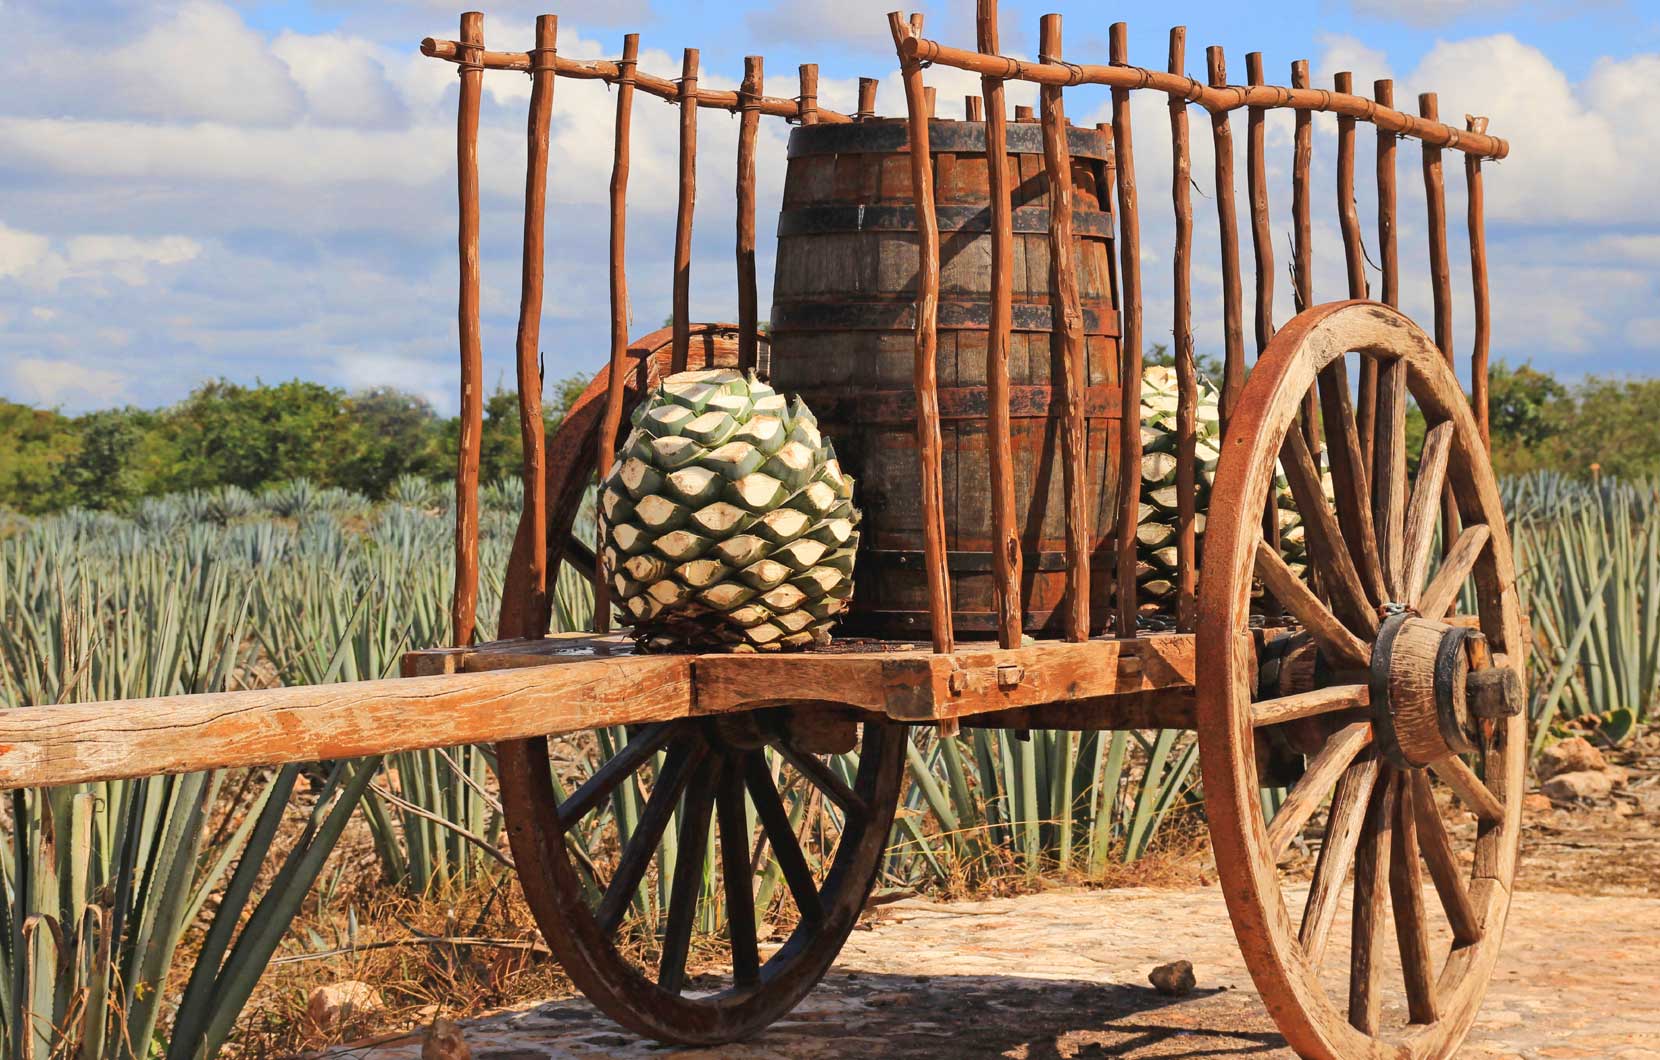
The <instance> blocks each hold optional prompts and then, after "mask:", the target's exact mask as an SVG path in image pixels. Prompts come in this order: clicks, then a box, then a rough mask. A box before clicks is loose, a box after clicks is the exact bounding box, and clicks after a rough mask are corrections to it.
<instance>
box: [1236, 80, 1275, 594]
mask: <svg viewBox="0 0 1660 1060" xmlns="http://www.w3.org/2000/svg"><path fill="white" fill-rule="evenodd" d="M1245 78H1246V80H1247V81H1248V82H1249V83H1250V84H1251V85H1252V86H1253V87H1257V86H1260V85H1261V84H1262V83H1263V82H1262V53H1261V52H1248V53H1246V55H1245ZM1265 114H1266V112H1265V111H1264V110H1263V109H1262V108H1261V107H1251V108H1249V109H1248V110H1247V111H1246V116H1245V195H1246V197H1247V198H1248V199H1249V200H1250V202H1251V251H1252V255H1253V257H1254V259H1255V262H1256V320H1255V323H1256V340H1257V356H1258V357H1261V356H1262V351H1264V350H1266V349H1267V348H1268V343H1269V341H1271V340H1272V339H1273V337H1274V234H1273V232H1272V231H1271V230H1270V229H1269V227H1268V172H1267V168H1268V167H1267V159H1266V158H1264V157H1263V156H1264V155H1265V154H1266V149H1265V145H1264V143H1263V139H1264V137H1263V125H1264V117H1265ZM1262 537H1263V540H1265V541H1267V542H1268V545H1269V547H1270V548H1272V549H1274V551H1276V552H1278V551H1279V548H1280V508H1279V502H1278V500H1277V499H1276V498H1275V496H1274V491H1273V490H1269V491H1268V499H1267V502H1266V503H1264V505H1263V508H1262ZM1266 604H1267V607H1268V609H1269V613H1270V614H1272V613H1273V607H1274V601H1271V600H1270V601H1266Z"/></svg>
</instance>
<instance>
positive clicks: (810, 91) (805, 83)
mask: <svg viewBox="0 0 1660 1060" xmlns="http://www.w3.org/2000/svg"><path fill="white" fill-rule="evenodd" d="M799 74H800V78H801V124H803V125H817V124H818V64H817V63H802V64H801V69H800V71H799Z"/></svg>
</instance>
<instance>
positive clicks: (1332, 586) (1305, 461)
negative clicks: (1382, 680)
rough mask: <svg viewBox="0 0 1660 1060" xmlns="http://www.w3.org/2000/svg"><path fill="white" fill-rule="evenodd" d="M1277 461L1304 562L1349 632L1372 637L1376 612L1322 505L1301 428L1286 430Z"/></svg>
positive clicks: (1333, 521) (1322, 493) (1328, 511)
mask: <svg viewBox="0 0 1660 1060" xmlns="http://www.w3.org/2000/svg"><path fill="white" fill-rule="evenodd" d="M1280 463H1281V464H1282V465H1283V466H1284V467H1285V475H1286V478H1287V479H1288V480H1289V481H1290V483H1291V494H1292V496H1293V497H1294V498H1295V499H1296V502H1297V510H1298V511H1299V512H1301V513H1302V516H1303V532H1304V533H1305V534H1306V535H1307V541H1308V553H1309V562H1310V564H1311V566H1312V567H1313V569H1314V570H1316V571H1318V572H1319V575H1320V585H1321V587H1322V588H1323V589H1325V591H1326V593H1327V595H1329V596H1330V597H1331V601H1332V608H1333V610H1334V611H1336V613H1337V615H1338V617H1339V618H1341V619H1342V620H1343V623H1344V624H1345V625H1346V626H1348V627H1349V629H1350V630H1352V631H1353V632H1355V633H1358V634H1360V635H1361V636H1363V637H1370V636H1373V635H1374V634H1376V633H1377V628H1378V616H1377V612H1376V611H1375V610H1374V608H1373V605H1372V604H1371V603H1370V602H1369V601H1368V600H1367V599H1366V588H1365V586H1363V585H1362V584H1361V582H1360V572H1359V571H1358V570H1356V569H1355V564H1354V559H1353V557H1352V556H1350V554H1349V547H1348V545H1347V544H1345V543H1344V540H1343V531H1342V530H1341V529H1339V528H1338V525H1337V516H1336V515H1335V514H1334V513H1333V512H1332V510H1331V508H1330V507H1328V506H1327V504H1326V497H1325V491H1324V490H1323V489H1321V486H1320V471H1319V469H1318V468H1316V467H1315V466H1314V456H1313V454H1311V453H1310V452H1309V451H1308V443H1307V442H1306V441H1304V440H1303V432H1302V431H1301V430H1297V429H1292V430H1288V431H1287V432H1286V434H1285V443H1284V445H1283V446H1282V447H1281V449H1280ZM1334 485H1335V484H1334Z"/></svg>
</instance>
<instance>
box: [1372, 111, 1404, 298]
mask: <svg viewBox="0 0 1660 1060" xmlns="http://www.w3.org/2000/svg"><path fill="white" fill-rule="evenodd" d="M1372 92H1373V95H1375V96H1376V97H1377V101H1378V105H1379V106H1383V107H1388V106H1392V105H1393V104H1394V102H1395V82H1393V81H1390V80H1388V79H1384V80H1381V81H1377V82H1375V83H1374V84H1373V86H1372ZM1396 139H1397V137H1396V135H1395V134H1394V133H1392V132H1389V131H1388V130H1386V129H1382V128H1379V129H1378V254H1379V255H1380V256H1381V258H1382V260H1381V261H1380V262H1379V268H1380V269H1381V271H1382V272H1383V302H1384V304H1385V305H1390V306H1395V307H1397V308H1398V307H1399V306H1400V304H1401V288H1400V283H1401V270H1400V243H1399V240H1398V239H1397V238H1396V235H1395V140H1396Z"/></svg>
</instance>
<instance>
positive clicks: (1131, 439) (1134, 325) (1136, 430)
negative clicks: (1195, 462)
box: [1057, 16, 1141, 637]
mask: <svg viewBox="0 0 1660 1060" xmlns="http://www.w3.org/2000/svg"><path fill="white" fill-rule="evenodd" d="M1057 17H1058V16H1057ZM1129 50H1130V49H1129V28H1128V27H1127V26H1126V25H1125V24H1124V23H1122V22H1114V23H1113V24H1112V26H1110V27H1109V28H1108V30H1107V61H1108V62H1110V63H1112V65H1114V66H1128V65H1129V62H1130V56H1129ZM1058 51H1059V49H1058V41H1057V53H1058ZM1112 151H1113V159H1114V162H1115V164H1116V168H1117V170H1118V178H1117V180H1118V236H1119V247H1118V255H1119V262H1120V266H1119V276H1120V278H1121V282H1122V284H1123V286H1124V337H1123V343H1124V346H1123V350H1122V359H1121V361H1120V368H1119V372H1118V382H1119V385H1120V388H1121V390H1120V393H1121V395H1122V401H1121V406H1120V407H1121V413H1120V416H1121V418H1120V420H1119V424H1118V425H1119V443H1118V455H1119V459H1118V546H1117V547H1118V556H1117V559H1118V635H1119V636H1120V637H1133V636H1135V635H1136V617H1137V614H1138V610H1139V609H1138V607H1137V600H1136V523H1137V520H1138V518H1139V516H1140V512H1141V207H1140V204H1139V203H1138V202H1137V199H1136V184H1135V147H1134V140H1133V137H1132V135H1131V129H1130V91H1129V89H1127V88H1115V89H1113V90H1112ZM1067 253H1068V254H1069V255H1070V254H1071V248H1070V247H1068V249H1067ZM1081 360H1082V358H1081V357H1080V362H1081ZM1080 369H1082V364H1081V363H1080ZM1087 382H1088V379H1087V376H1084V377H1082V380H1081V383H1080V385H1087ZM1081 418H1082V417H1081V415H1080V419H1081ZM1087 528H1088V527H1087V524H1086V529H1087ZM1090 536H1091V537H1093V534H1091V535H1090ZM1084 584H1085V586H1086V587H1087V586H1088V584H1089V583H1088V581H1087V580H1086V581H1085V583H1084Z"/></svg>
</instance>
